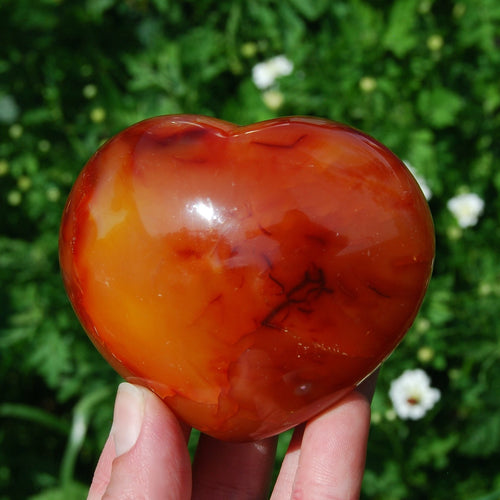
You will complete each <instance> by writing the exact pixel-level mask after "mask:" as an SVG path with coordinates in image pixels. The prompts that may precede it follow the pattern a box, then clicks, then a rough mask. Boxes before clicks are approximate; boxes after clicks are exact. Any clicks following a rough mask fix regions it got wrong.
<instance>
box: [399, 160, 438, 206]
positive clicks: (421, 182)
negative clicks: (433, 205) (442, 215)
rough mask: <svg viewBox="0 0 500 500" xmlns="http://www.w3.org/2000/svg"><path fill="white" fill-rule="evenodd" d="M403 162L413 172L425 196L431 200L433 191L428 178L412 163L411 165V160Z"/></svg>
mask: <svg viewBox="0 0 500 500" xmlns="http://www.w3.org/2000/svg"><path fill="white" fill-rule="evenodd" d="M403 163H404V164H405V165H406V167H407V168H408V170H409V171H410V172H411V174H412V175H413V177H414V178H415V180H416V181H417V183H418V185H419V186H420V189H421V190H422V193H423V194H424V196H425V199H426V200H427V201H429V200H430V199H431V198H432V191H431V188H430V187H429V185H428V184H427V182H426V180H425V179H424V178H423V177H421V176H420V175H419V174H418V173H417V171H416V170H415V168H414V167H413V166H412V165H410V163H409V162H407V161H404V162H403Z"/></svg>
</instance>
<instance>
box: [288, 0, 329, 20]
mask: <svg viewBox="0 0 500 500" xmlns="http://www.w3.org/2000/svg"><path fill="white" fill-rule="evenodd" d="M289 2H290V3H291V4H292V5H293V6H294V7H295V8H296V9H297V11H298V12H300V13H301V14H302V15H303V16H304V17H306V18H307V19H309V20H310V21H314V20H316V19H318V18H319V17H320V16H321V15H323V14H324V13H325V11H326V9H327V8H328V6H329V5H330V1H329V0H313V1H311V0H289Z"/></svg>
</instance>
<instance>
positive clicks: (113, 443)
mask: <svg viewBox="0 0 500 500" xmlns="http://www.w3.org/2000/svg"><path fill="white" fill-rule="evenodd" d="M374 385H375V376H372V377H370V378H369V379H368V380H367V381H365V382H364V383H363V384H362V385H361V386H360V387H359V388H358V389H356V390H354V391H353V392H351V393H350V394H349V395H347V396H346V397H345V398H343V399H342V400H341V401H340V402H338V403H337V404H336V405H335V406H333V407H332V408H329V409H327V410H326V411H324V412H322V413H321V414H320V415H317V416H316V417H314V418H313V419H311V420H310V421H308V422H307V423H305V424H303V425H301V426H299V427H297V428H296V429H295V432H294V434H293V437H292V440H291V442H290V445H289V448H288V451H287V453H286V456H285V458H284V460H283V463H282V465H281V470H280V473H279V476H278V479H277V481H276V483H275V485H274V489H273V491H272V493H271V500H290V499H292V498H293V499H304V500H305V499H314V500H322V499H342V500H354V499H357V498H359V493H360V488H361V481H362V477H363V470H364V464H365V456H366V444H367V440H368V431H369V422H370V400H371V396H372V394H373V390H374ZM188 437H189V428H188V427H186V425H185V424H181V423H180V422H179V421H178V420H177V418H176V417H175V415H174V414H173V413H172V411H171V410H169V408H168V407H167V406H166V405H165V404H164V403H163V402H162V401H161V400H160V399H159V398H158V397H157V396H155V395H154V394H153V393H152V392H150V391H149V390H148V389H146V388H144V387H140V386H133V385H131V384H126V383H125V384H122V385H121V386H120V388H119V391H118V396H117V400H116V404H115V412H114V421H113V426H112V429H111V432H110V436H109V438H108V440H107V442H106V444H105V446H104V449H103V451H102V455H101V458H100V460H99V462H98V465H97V468H96V471H95V475H94V479H93V482H92V485H91V488H90V491H89V496H88V500H102V499H106V500H114V499H116V500H118V499H119V500H127V499H130V500H132V499H138V498H141V499H148V500H160V499H168V500H189V499H194V500H196V499H200V500H212V499H213V500H221V499H222V500H223V499H248V500H250V499H251V500H260V499H265V498H269V486H270V482H271V474H272V469H273V466H274V460H275V450H276V443H277V438H276V437H272V438H267V439H264V440H261V441H256V442H247V443H230V442H224V441H219V440H216V439H214V438H212V437H210V436H207V435H203V434H202V435H201V437H200V441H199V444H198V449H197V451H196V455H195V458H194V463H193V465H192V466H191V461H190V457H189V453H188V449H187V440H188Z"/></svg>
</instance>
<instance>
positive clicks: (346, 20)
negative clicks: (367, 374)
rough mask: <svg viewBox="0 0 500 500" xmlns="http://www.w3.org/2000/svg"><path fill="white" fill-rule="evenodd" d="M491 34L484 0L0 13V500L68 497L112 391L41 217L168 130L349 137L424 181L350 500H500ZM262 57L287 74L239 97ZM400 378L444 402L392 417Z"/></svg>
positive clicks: (102, 2) (59, 5)
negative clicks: (426, 249)
mask: <svg viewBox="0 0 500 500" xmlns="http://www.w3.org/2000/svg"><path fill="white" fill-rule="evenodd" d="M499 30H500V4H499V3H498V2H497V0H459V1H455V2H454V1H452V0H448V1H442V2H438V1H436V0H393V1H390V2H381V1H372V2H369V1H368V0H353V1H351V0H338V1H335V2H330V1H327V0H321V1H316V2H311V1H307V0H284V1H278V0H256V1H252V2H245V1H243V0H231V1H229V0H227V1H218V2H215V1H213V0H197V1H194V0H185V1H173V0H127V1H118V0H75V1H72V2H67V1H66V2H65V1H63V0H40V1H38V2H32V1H31V0H3V2H1V3H0V33H1V35H0V36H1V39H2V43H1V44H0V210H1V213H2V218H1V220H0V279H1V283H2V286H1V287H0V304H1V305H0V330H1V331H0V349H1V354H0V356H1V357H0V377H1V378H0V380H1V381H2V398H1V401H0V500H6V499H12V500H16V499H21V498H32V499H38V500H42V499H44V500H45V499H57V498H65V499H69V500H71V499H79V498H84V497H85V492H86V485H88V483H89V481H90V478H91V474H92V471H93V468H94V466H95V463H96V460H97V457H98V454H99V451H100V449H101V447H102V445H103V442H104V440H105V438H106V435H107V432H108V430H109V425H110V419H111V415H112V400H113V393H114V390H115V388H116V384H117V382H118V377H117V376H116V375H115V374H114V373H113V372H112V371H111V369H110V368H109V367H108V366H107V365H106V364H105V363H104V361H103V360H102V359H101V358H100V356H99V355H98V354H97V353H96V351H95V349H94V348H93V347H92V345H91V344H90V342H89V341H88V340H87V338H86V337H85V335H84V334H83V333H82V330H81V327H80V326H79V325H78V324H77V322H76V319H75V317H74V315H73V313H72V311H71V307H70V305H69V302H68V300H67V299H66V297H65V294H64V291H63V288H62V283H61V279H60V276H59V269H58V260H57V237H58V225H59V221H60V216H61V212H62V209H63V205H64V201H65V198H66V196H67V194H68V192H69V189H70V187H71V184H72V182H73V181H74V179H75V178H76V176H77V174H78V172H79V170H80V169H81V168H82V166H83V165H84V163H85V162H86V160H87V159H88V158H89V156H90V155H91V154H92V153H93V152H94V151H95V149H96V148H97V147H98V146H99V145H100V144H101V143H102V141H104V140H106V139H107V138H108V137H110V136H111V135H113V134H114V133H116V132H118V131H119V130H121V129H123V128H125V127H126V126H128V125H131V124H132V123H134V122H136V121H139V120H142V119H144V118H147V117H150V116H153V115H158V114H167V113H181V112H182V113H198V114H207V115H212V116H217V117H219V118H222V119H226V120H229V121H234V122H236V123H240V124H247V123H251V122H254V121H257V120H262V119H266V118H271V117H275V116H280V115H289V114H306V115H316V116H324V117H327V118H331V119H334V120H337V121H342V122H346V123H348V124H351V125H353V126H356V127H358V128H360V129H362V130H364V131H366V132H367V133H369V134H371V135H373V136H375V137H376V138H377V139H379V140H380V141H382V142H384V143H385V144H387V145H388V146H389V147H390V148H391V149H393V151H394V152H395V153H396V154H398V155H399V156H400V157H401V158H403V159H404V160H407V161H408V162H409V163H410V164H411V165H413V166H414V168H415V169H416V171H417V173H418V175H419V176H421V177H423V178H424V179H425V180H426V182H427V184H428V185H429V186H430V188H431V190H432V193H433V196H432V199H431V200H430V206H431V210H432V213H433V216H434V220H435V225H436V239H437V257H436V262H435V272H434V277H433V281H432V282H431V286H430V288H429V293H428V294H427V297H426V299H425V301H424V304H423V307H422V310H421V313H420V315H419V317H418V318H417V320H416V322H415V324H414V325H413V327H412V329H411V331H410V332H409V333H408V335H407V337H406V339H405V340H404V342H403V343H402V344H401V346H400V347H399V348H398V350H397V351H396V352H395V353H394V354H393V355H392V356H391V358H390V359H389V360H388V361H387V362H386V363H385V365H384V367H383V369H382V371H381V375H380V379H379V385H378V390H377V395H376V397H375V399H374V403H373V426H372V434H371V438H370V444H369V452H368V459H367V471H366V475H365V482H364V486H363V498H372V499H378V498H380V499H384V500H400V499H405V500H411V499H421V498H433V499H448V498H455V499H467V500H469V499H473V500H487V499H494V498H500V493H499V492H500V473H499V471H498V466H497V464H498V462H499V460H500V423H499V422H500V399H499V397H498V394H499V393H500V385H499V384H500V382H499V381H500V329H499V320H498V317H497V313H496V312H497V309H498V303H499V295H500V285H499V283H500V264H499V259H498V248H500V233H499V231H498V227H499V222H500V220H499V214H500V201H499V200H500V196H499V193H500V173H499V172H500V170H499V169H498V158H499V156H500V155H499V153H500V151H499V150H500V144H499V142H498V140H497V138H498V137H499V135H500V114H499V111H500V86H499V80H498V75H499V74H500V51H499V50H498V43H499V37H498V35H499V32H500V31H499ZM278 54H285V55H286V56H287V57H288V59H290V60H291V61H292V62H293V64H294V69H293V72H292V73H291V74H290V75H288V76H284V77H282V78H280V79H278V80H277V81H276V82H275V84H274V85H273V86H272V87H271V88H269V89H264V90H261V89H259V88H257V86H256V85H255V84H254V82H253V81H252V67H253V66H254V65H255V64H256V63H258V62H261V61H264V60H266V59H269V58H270V57H273V56H275V55H278ZM461 192H473V193H476V194H478V195H479V196H480V197H481V198H482V199H483V200H484V201H485V208H484V213H483V214H482V215H481V217H480V218H479V221H478V223H477V224H476V225H473V226H471V227H460V226H459V225H458V223H457V221H456V220H455V218H454V216H453V215H452V213H451V212H450V211H449V210H448V208H447V201H448V200H449V199H450V198H452V197H453V196H455V195H457V194H459V193H461ZM416 367H419V368H423V369H424V370H426V371H427V373H428V374H429V375H430V376H431V378H432V385H433V386H434V387H438V388H439V389H440V391H441V400H440V401H439V402H438V404H437V405H436V406H435V407H434V408H433V409H432V410H431V411H430V412H429V413H427V414H426V415H425V416H424V417H423V418H422V419H420V420H416V421H406V420H401V419H400V418H398V417H397V414H395V412H394V410H393V408H392V404H391V401H390V399H389V396H388V390H389V385H390V382H391V381H392V380H393V379H395V378H397V377H398V376H399V375H400V374H401V373H402V372H403V371H404V370H405V369H408V368H416ZM77 431H78V432H77ZM288 439H289V434H287V435H286V436H285V437H284V438H283V439H282V440H281V442H280V447H279V455H280V456H282V455H283V454H284V452H285V449H286V445H287V443H288V441H287V440H288Z"/></svg>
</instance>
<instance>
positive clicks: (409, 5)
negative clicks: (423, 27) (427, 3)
mask: <svg viewBox="0 0 500 500" xmlns="http://www.w3.org/2000/svg"><path fill="white" fill-rule="evenodd" d="M417 6H418V2H417V0H396V2H394V4H393V5H392V8H391V11H390V14H389V22H388V26H387V31H386V33H385V36H384V40H383V45H384V47H385V48H386V49H388V50H390V51H391V52H393V53H394V54H395V55H396V56H397V57H403V56H405V55H407V54H408V52H410V51H411V50H412V49H413V48H415V47H416V46H417V44H418V42H419V38H418V34H417V32H416V30H415V27H416V22H417V15H418V13H417Z"/></svg>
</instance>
